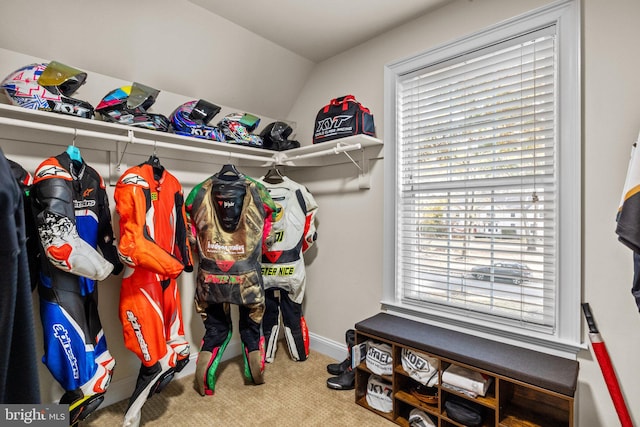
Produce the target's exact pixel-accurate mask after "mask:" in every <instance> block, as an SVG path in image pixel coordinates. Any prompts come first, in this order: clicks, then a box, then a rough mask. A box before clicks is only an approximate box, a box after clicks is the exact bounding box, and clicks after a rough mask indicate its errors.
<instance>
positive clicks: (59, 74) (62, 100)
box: [0, 61, 94, 119]
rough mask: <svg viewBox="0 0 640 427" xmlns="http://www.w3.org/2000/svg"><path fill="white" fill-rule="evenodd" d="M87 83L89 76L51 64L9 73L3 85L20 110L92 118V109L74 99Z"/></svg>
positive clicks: (57, 63) (35, 65)
mask: <svg viewBox="0 0 640 427" xmlns="http://www.w3.org/2000/svg"><path fill="white" fill-rule="evenodd" d="M86 80H87V73H85V72H83V71H80V70H77V69H75V68H73V67H69V66H68V65H64V64H61V63H60V62H56V61H51V62H49V63H48V64H47V63H43V64H30V65H26V66H24V67H22V68H20V69H19V70H16V71H14V72H13V73H11V74H9V76H7V77H6V78H5V79H4V80H3V81H2V83H1V84H0V85H1V87H2V89H3V90H4V92H5V93H6V94H7V96H8V97H9V99H10V100H11V102H12V103H13V104H15V105H18V106H20V107H24V108H29V109H31V110H43V111H53V112H55V113H61V114H68V115H71V116H76V117H82V118H85V119H91V118H93V113H94V110H93V106H92V105H91V104H89V103H88V102H86V101H81V100H79V99H75V98H71V95H72V94H73V93H74V92H75V91H76V90H78V88H79V87H80V86H82V85H83V84H84V82H85V81H86Z"/></svg>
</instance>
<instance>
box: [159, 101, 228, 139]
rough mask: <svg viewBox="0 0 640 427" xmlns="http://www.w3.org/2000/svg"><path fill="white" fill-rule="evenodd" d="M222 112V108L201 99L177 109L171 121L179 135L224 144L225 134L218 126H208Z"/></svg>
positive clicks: (186, 103)
mask: <svg viewBox="0 0 640 427" xmlns="http://www.w3.org/2000/svg"><path fill="white" fill-rule="evenodd" d="M219 112H220V107H218V106H217V105H215V104H212V103H210V102H207V101H205V100H204V99H200V100H198V101H189V102H185V103H184V104H182V105H181V106H179V107H178V108H176V109H175V111H174V112H173V113H171V116H170V117H169V120H170V121H171V125H172V126H173V131H174V132H175V133H176V134H178V135H184V136H193V137H196V138H202V139H210V140H213V141H220V142H224V141H225V137H224V133H222V131H221V130H220V129H219V128H217V127H216V126H208V124H209V122H210V121H211V119H212V118H213V117H214V116H215V115H216V114H218V113H219Z"/></svg>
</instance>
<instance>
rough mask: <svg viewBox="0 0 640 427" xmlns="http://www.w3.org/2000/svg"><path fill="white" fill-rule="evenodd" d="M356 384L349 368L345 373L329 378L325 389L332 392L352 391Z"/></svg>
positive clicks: (352, 371) (354, 374)
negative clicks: (329, 389) (327, 388)
mask: <svg viewBox="0 0 640 427" xmlns="http://www.w3.org/2000/svg"><path fill="white" fill-rule="evenodd" d="M355 384H356V373H355V371H354V370H353V369H352V368H351V366H349V367H348V368H347V370H346V371H344V372H343V373H342V374H340V375H338V376H337V377H331V378H329V379H328V380H327V387H329V388H331V389H334V390H353V389H354V388H355Z"/></svg>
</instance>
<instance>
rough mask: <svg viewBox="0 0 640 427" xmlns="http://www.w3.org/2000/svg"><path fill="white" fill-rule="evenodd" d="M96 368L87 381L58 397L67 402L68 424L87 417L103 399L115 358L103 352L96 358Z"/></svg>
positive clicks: (62, 401)
mask: <svg viewBox="0 0 640 427" xmlns="http://www.w3.org/2000/svg"><path fill="white" fill-rule="evenodd" d="M96 364H97V365H98V369H96V372H95V374H93V377H91V379H90V380H89V381H87V382H86V383H85V384H83V385H82V386H80V388H77V389H75V390H69V391H67V392H66V393H65V394H64V395H62V397H61V398H60V403H68V404H69V424H70V425H74V424H77V423H78V422H79V421H82V420H84V419H85V418H87V417H88V416H89V415H91V413H92V412H93V411H95V410H96V409H97V408H98V406H100V404H101V403H102V401H103V400H104V394H105V393H106V391H107V387H109V383H110V382H111V377H112V376H113V368H114V367H115V365H116V361H115V359H114V358H113V357H112V356H111V354H110V353H109V352H108V351H105V352H103V353H102V354H101V355H100V356H98V358H97V359H96Z"/></svg>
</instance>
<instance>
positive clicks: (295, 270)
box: [260, 177, 318, 362]
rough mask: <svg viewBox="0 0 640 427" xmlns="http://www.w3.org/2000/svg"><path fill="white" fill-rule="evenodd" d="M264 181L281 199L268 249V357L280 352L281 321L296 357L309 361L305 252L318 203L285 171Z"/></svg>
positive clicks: (311, 239) (264, 258) (265, 270)
mask: <svg viewBox="0 0 640 427" xmlns="http://www.w3.org/2000/svg"><path fill="white" fill-rule="evenodd" d="M260 182H261V183H262V184H263V185H264V186H265V187H266V188H267V190H268V191H269V194H270V195H271V198H272V199H273V201H274V203H275V205H276V215H275V218H274V222H273V227H272V233H273V235H274V237H275V242H274V243H273V245H271V247H270V248H269V250H268V251H265V252H264V253H263V254H262V279H263V281H264V288H265V304H266V306H265V313H264V317H263V319H262V329H263V331H264V338H265V343H266V350H265V351H266V361H267V362H272V361H273V359H274V358H275V354H276V350H277V340H278V333H279V330H280V325H281V323H283V324H284V336H285V338H286V341H287V346H288V348H289V354H290V356H291V358H292V359H293V360H296V361H304V360H306V359H307V357H308V356H309V331H308V330H307V324H306V322H305V319H304V315H303V313H302V300H303V298H304V292H305V282H306V273H305V265H304V258H303V256H302V254H303V253H304V252H306V251H307V249H309V248H310V247H311V245H313V243H314V242H315V240H316V226H315V216H316V213H317V211H318V205H317V204H316V201H315V199H314V198H313V196H312V195H311V193H310V192H309V190H307V189H306V188H305V187H304V186H303V185H301V184H298V183H297V182H295V181H292V180H291V179H289V178H287V177H282V182H279V183H274V182H267V181H265V180H264V178H261V180H260ZM281 319H282V320H281Z"/></svg>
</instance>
